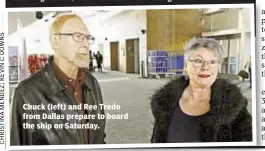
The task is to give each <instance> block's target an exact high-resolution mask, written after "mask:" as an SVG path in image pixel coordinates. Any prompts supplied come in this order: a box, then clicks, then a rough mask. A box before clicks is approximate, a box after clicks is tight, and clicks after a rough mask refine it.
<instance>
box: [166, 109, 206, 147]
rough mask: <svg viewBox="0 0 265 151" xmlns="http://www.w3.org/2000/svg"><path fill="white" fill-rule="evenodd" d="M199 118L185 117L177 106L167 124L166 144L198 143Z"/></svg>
mask: <svg viewBox="0 0 265 151" xmlns="http://www.w3.org/2000/svg"><path fill="white" fill-rule="evenodd" d="M200 116H204V115H200ZM200 116H190V115H187V114H185V113H184V112H183V111H182V110H181V108H180V106H177V107H176V109H175V110H174V112H173V115H172V120H171V122H170V124H169V128H168V134H167V143H185V142H200V141H201V140H200V133H199V128H200V127H199V123H198V122H199V117H200Z"/></svg>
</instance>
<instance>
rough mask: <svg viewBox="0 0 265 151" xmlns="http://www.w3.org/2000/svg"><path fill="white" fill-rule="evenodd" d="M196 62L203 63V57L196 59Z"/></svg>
mask: <svg viewBox="0 0 265 151" xmlns="http://www.w3.org/2000/svg"><path fill="white" fill-rule="evenodd" d="M194 62H195V63H203V61H202V60H201V59H195V60H194Z"/></svg>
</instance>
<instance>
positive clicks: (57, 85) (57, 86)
mask: <svg viewBox="0 0 265 151" xmlns="http://www.w3.org/2000/svg"><path fill="white" fill-rule="evenodd" d="M53 59H54V56H50V57H49V58H48V61H47V63H46V64H45V66H44V68H43V70H42V71H41V72H42V77H43V78H44V80H45V81H46V82H47V84H48V85H49V87H50V90H51V94H52V95H56V94H57V93H60V92H62V91H64V90H65V86H64V83H62V82H61V80H59V79H58V78H57V76H56V74H55V72H54V70H53V68H52V61H53ZM82 71H83V73H84V77H85V83H84V86H85V87H87V88H88V90H89V91H91V90H95V89H96V88H95V81H94V80H95V78H94V77H93V75H92V74H91V73H90V72H89V70H88V69H86V68H82Z"/></svg>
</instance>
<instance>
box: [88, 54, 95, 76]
mask: <svg viewBox="0 0 265 151" xmlns="http://www.w3.org/2000/svg"><path fill="white" fill-rule="evenodd" d="M89 70H90V71H91V72H93V71H94V65H93V55H92V51H91V50H89Z"/></svg>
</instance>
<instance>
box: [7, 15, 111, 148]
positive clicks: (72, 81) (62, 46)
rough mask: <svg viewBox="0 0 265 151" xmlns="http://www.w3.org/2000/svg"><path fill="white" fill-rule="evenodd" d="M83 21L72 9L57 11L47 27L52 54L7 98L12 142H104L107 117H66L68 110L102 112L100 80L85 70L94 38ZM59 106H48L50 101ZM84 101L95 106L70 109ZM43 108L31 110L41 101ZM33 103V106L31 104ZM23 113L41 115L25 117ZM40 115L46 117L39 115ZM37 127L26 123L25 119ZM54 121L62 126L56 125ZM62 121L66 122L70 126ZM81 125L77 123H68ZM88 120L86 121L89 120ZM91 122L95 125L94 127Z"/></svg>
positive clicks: (12, 144) (55, 143) (51, 143)
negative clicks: (71, 12) (44, 125)
mask: <svg viewBox="0 0 265 151" xmlns="http://www.w3.org/2000/svg"><path fill="white" fill-rule="evenodd" d="M91 37H92V36H91V35H90V33H89V30H88V29H87V27H86V25H85V24H84V22H83V21H82V19H81V18H80V17H78V16H77V15H75V14H62V15H60V16H56V19H55V21H54V22H53V23H52V24H51V28H50V43H51V46H52V49H53V51H54V55H53V56H50V57H49V58H48V62H47V63H46V64H45V67H44V68H43V69H41V70H40V71H39V72H37V73H36V74H34V75H32V76H31V77H29V78H28V79H25V80H24V81H22V82H20V83H19V85H18V87H17V88H16V89H15V91H14V94H13V96H12V99H11V105H10V106H11V109H10V111H11V114H10V115H11V117H10V119H11V123H10V126H11V128H10V130H11V132H10V145H11V146H14V145H67V144H105V137H106V134H105V123H106V120H105V119H97V118H95V119H89V122H88V121H87V120H86V119H81V120H79V119H77V118H75V117H74V118H73V119H70V120H67V119H66V117H67V116H69V115H80V116H81V115H82V114H83V115H87V116H88V115H96V116H97V115H98V114H101V115H104V114H105V113H104V112H105V111H104V109H102V108H99V104H103V98H102V94H101V89H100V85H99V83H98V81H97V79H96V78H95V77H94V76H93V75H92V74H91V73H90V72H89V70H88V67H89V62H90V61H89V59H90V56H89V47H90V44H92V43H93V40H92V38H91ZM49 104H50V105H53V106H61V105H64V106H65V107H66V109H61V108H57V109H55V110H48V109H47V107H48V105H49ZM80 104H88V105H92V106H98V108H97V109H96V110H84V108H83V107H82V106H83V105H81V107H82V108H81V110H71V108H68V107H69V106H70V105H71V106H72V105H80ZM39 105H42V106H41V107H44V108H45V109H43V108H42V109H41V110H32V109H31V107H33V106H39ZM34 108H36V107H34ZM25 115H34V116H36V115H40V116H41V117H40V118H36V119H28V118H25V117H24V116H25ZM43 115H47V116H49V118H47V116H45V117H46V118H43ZM25 123H27V124H30V125H33V126H35V127H34V128H25V127H24V126H25V125H24V124H25ZM40 123H42V124H50V125H51V126H52V128H51V129H47V128H44V127H43V128H42V129H38V128H37V127H36V126H37V124H40ZM55 124H63V128H59V129H55V127H54V126H55ZM66 124H68V127H65V126H67V125H66ZM70 124H71V125H79V126H77V127H76V128H74V127H73V128H71V127H69V126H70ZM87 124H89V125H87ZM91 124H93V125H94V124H98V127H97V128H96V129H95V127H94V126H93V128H92V127H91Z"/></svg>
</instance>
